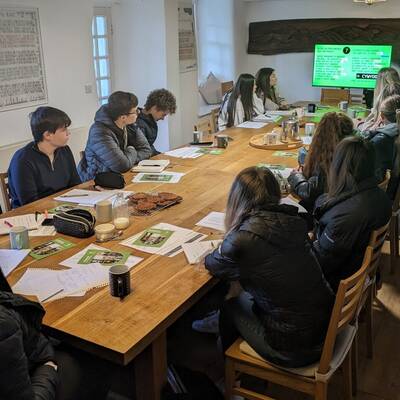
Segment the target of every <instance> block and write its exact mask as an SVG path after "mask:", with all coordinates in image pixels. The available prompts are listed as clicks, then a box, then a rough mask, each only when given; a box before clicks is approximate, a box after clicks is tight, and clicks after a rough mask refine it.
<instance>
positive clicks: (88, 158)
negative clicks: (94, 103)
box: [78, 91, 151, 181]
mask: <svg viewBox="0 0 400 400" xmlns="http://www.w3.org/2000/svg"><path fill="white" fill-rule="evenodd" d="M137 105H138V99H137V97H136V96H135V95H134V94H133V93H128V92H120V91H119V92H114V93H112V94H111V96H110V97H109V98H108V103H107V104H105V105H103V106H101V107H100V108H99V110H97V112H96V115H95V118H94V123H93V124H92V126H91V127H90V130H89V137H88V140H87V143H86V148H85V152H84V156H83V157H82V159H81V161H80V163H79V165H78V172H79V176H80V177H81V179H82V181H88V180H91V179H93V178H94V177H95V176H96V174H97V173H99V172H108V171H113V172H127V171H129V170H130V169H131V168H132V167H133V166H134V164H135V163H137V162H139V161H141V160H144V159H146V158H149V157H150V156H151V148H150V145H149V143H148V142H147V139H146V137H145V136H144V135H143V133H142V132H141V131H140V130H139V129H136V130H131V132H130V133H129V135H128V133H127V126H128V125H131V124H134V123H135V121H136V118H137V114H138V111H137Z"/></svg>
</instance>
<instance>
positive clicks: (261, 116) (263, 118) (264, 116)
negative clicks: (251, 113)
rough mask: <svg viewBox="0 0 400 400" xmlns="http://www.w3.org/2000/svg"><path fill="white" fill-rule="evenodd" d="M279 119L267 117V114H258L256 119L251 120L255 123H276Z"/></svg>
mask: <svg viewBox="0 0 400 400" xmlns="http://www.w3.org/2000/svg"><path fill="white" fill-rule="evenodd" d="M280 119H281V117H280V116H279V115H269V114H268V113H265V114H259V115H257V116H256V117H254V118H253V121H255V122H267V123H271V122H277V121H279V120H280Z"/></svg>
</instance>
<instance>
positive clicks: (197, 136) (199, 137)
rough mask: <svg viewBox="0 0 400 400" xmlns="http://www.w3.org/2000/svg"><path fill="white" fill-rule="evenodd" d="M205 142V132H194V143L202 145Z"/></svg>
mask: <svg viewBox="0 0 400 400" xmlns="http://www.w3.org/2000/svg"><path fill="white" fill-rule="evenodd" d="M202 141H203V132H200V131H193V143H201V142H202Z"/></svg>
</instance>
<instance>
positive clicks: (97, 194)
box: [54, 189, 132, 207]
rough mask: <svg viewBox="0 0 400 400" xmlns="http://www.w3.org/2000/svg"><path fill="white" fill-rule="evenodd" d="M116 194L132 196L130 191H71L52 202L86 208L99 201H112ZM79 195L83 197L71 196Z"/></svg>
mask: <svg viewBox="0 0 400 400" xmlns="http://www.w3.org/2000/svg"><path fill="white" fill-rule="evenodd" d="M118 193H123V194H124V197H126V196H129V195H130V194H132V192H131V191H126V190H118V191H115V190H101V191H96V190H84V189H72V190H70V191H68V192H67V193H65V194H63V195H61V196H58V197H55V198H54V200H57V201H62V202H64V203H74V204H80V205H83V206H86V207H94V206H95V205H96V203H98V202H99V201H103V200H110V201H113V200H114V198H115V196H116V195H117V194H118ZM80 194H83V195H85V196H77V197H74V196H73V195H80ZM64 196H71V197H64Z"/></svg>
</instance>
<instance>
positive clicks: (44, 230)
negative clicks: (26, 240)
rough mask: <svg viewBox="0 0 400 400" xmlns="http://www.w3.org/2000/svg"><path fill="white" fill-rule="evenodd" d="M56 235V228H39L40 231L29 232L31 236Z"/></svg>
mask: <svg viewBox="0 0 400 400" xmlns="http://www.w3.org/2000/svg"><path fill="white" fill-rule="evenodd" d="M55 234H56V228H54V226H50V225H49V226H42V225H40V226H39V229H34V230H33V231H29V236H54V235H55Z"/></svg>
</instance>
